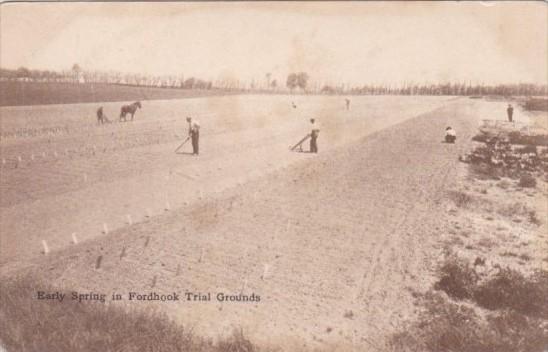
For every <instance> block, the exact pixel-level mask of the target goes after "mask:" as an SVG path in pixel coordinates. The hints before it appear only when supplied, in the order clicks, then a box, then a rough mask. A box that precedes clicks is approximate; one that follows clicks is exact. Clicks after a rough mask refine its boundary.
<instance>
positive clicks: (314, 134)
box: [310, 119, 320, 153]
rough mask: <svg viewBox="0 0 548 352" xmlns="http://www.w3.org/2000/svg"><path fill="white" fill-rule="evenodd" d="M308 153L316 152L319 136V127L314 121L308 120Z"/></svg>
mask: <svg viewBox="0 0 548 352" xmlns="http://www.w3.org/2000/svg"><path fill="white" fill-rule="evenodd" d="M310 130H311V131H310V152H311V153H317V152H318V136H319V134H320V127H319V126H318V124H317V123H316V119H310Z"/></svg>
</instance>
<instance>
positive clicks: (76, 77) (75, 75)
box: [71, 64, 82, 82]
mask: <svg viewBox="0 0 548 352" xmlns="http://www.w3.org/2000/svg"><path fill="white" fill-rule="evenodd" d="M71 71H72V76H73V79H74V81H75V82H78V81H79V79H80V73H81V72H82V68H81V67H80V65H78V64H74V65H72V69H71Z"/></svg>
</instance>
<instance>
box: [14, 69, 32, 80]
mask: <svg viewBox="0 0 548 352" xmlns="http://www.w3.org/2000/svg"><path fill="white" fill-rule="evenodd" d="M15 76H16V77H17V78H29V77H30V70H29V69H28V68H26V67H19V68H18V69H17V71H16V72H15Z"/></svg>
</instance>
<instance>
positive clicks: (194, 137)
mask: <svg viewBox="0 0 548 352" xmlns="http://www.w3.org/2000/svg"><path fill="white" fill-rule="evenodd" d="M186 121H187V122H188V136H189V137H190V140H191V141H192V155H199V154H200V123H199V122H198V121H196V120H192V117H187V118H186Z"/></svg>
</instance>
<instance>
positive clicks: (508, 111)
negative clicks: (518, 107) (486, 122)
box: [506, 104, 514, 122]
mask: <svg viewBox="0 0 548 352" xmlns="http://www.w3.org/2000/svg"><path fill="white" fill-rule="evenodd" d="M506 113H507V114H508V121H509V122H512V115H513V114H514V108H513V107H512V104H508V108H507V109H506Z"/></svg>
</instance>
